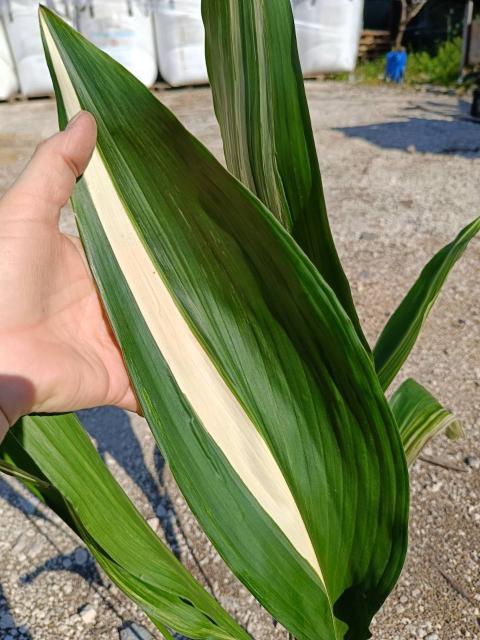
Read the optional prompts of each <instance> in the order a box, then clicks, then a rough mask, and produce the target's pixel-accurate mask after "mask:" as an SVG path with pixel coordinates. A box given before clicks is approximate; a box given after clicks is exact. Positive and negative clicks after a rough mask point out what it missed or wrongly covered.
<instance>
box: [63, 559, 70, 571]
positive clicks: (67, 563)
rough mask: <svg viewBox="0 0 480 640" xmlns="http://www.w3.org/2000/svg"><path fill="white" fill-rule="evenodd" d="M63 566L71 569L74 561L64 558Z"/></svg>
mask: <svg viewBox="0 0 480 640" xmlns="http://www.w3.org/2000/svg"><path fill="white" fill-rule="evenodd" d="M62 566H63V568H64V569H70V567H71V566H72V561H71V560H70V558H64V559H63V561H62Z"/></svg>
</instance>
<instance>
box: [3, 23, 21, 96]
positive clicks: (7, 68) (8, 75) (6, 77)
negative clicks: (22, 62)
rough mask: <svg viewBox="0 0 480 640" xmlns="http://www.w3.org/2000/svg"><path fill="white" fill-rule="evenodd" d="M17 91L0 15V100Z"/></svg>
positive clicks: (16, 81) (15, 78) (15, 76)
mask: <svg viewBox="0 0 480 640" xmlns="http://www.w3.org/2000/svg"><path fill="white" fill-rule="evenodd" d="M17 91H18V80H17V74H16V73H15V65H14V63H13V58H12V54H11V51H10V46H9V44H8V41H7V36H6V34H5V29H4V26H3V21H2V18H1V16H0V100H8V98H11V97H12V96H14V95H15V94H16V93H17Z"/></svg>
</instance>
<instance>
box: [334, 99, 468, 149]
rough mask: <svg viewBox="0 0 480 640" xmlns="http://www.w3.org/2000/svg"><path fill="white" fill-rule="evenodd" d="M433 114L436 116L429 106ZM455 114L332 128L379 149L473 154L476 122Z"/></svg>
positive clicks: (459, 112)
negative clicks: (444, 118)
mask: <svg viewBox="0 0 480 640" xmlns="http://www.w3.org/2000/svg"><path fill="white" fill-rule="evenodd" d="M412 108H415V107H412ZM434 113H438V114H439V115H440V112H439V111H438V112H437V111H435V109H434V108H433V105H432V114H434ZM456 113H457V112H456ZM458 114H459V115H458V117H453V115H451V117H452V119H450V120H440V119H438V118H419V117H411V118H406V119H405V120H400V121H396V122H382V123H379V124H369V125H362V126H358V127H340V128H337V129H336V130H337V131H340V132H341V133H343V134H344V135H346V136H348V137H350V138H362V139H363V140H366V141H367V142H370V143H371V144H374V145H377V146H379V147H382V148H383V149H397V150H400V151H408V152H415V151H416V152H418V153H432V154H445V155H456V156H462V157H465V158H473V157H476V156H478V155H479V154H480V124H479V123H477V122H474V121H472V120H471V119H469V118H467V117H465V118H464V117H463V116H461V115H460V114H461V111H458ZM441 115H443V114H441Z"/></svg>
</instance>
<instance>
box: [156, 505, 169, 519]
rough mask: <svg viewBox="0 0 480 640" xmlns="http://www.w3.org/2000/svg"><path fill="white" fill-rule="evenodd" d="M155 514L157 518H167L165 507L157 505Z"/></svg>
mask: <svg viewBox="0 0 480 640" xmlns="http://www.w3.org/2000/svg"><path fill="white" fill-rule="evenodd" d="M155 513H156V514H157V516H158V517H159V518H166V517H167V510H166V509H165V507H164V506H163V504H159V505H158V507H157V509H156V511H155Z"/></svg>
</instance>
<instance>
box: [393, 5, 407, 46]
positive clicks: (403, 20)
mask: <svg viewBox="0 0 480 640" xmlns="http://www.w3.org/2000/svg"><path fill="white" fill-rule="evenodd" d="M401 2H402V13H401V15H400V22H399V24H398V32H397V37H396V38H395V49H400V48H401V46H402V42H403V36H404V35H405V31H406V29H407V25H408V6H407V0H401Z"/></svg>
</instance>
